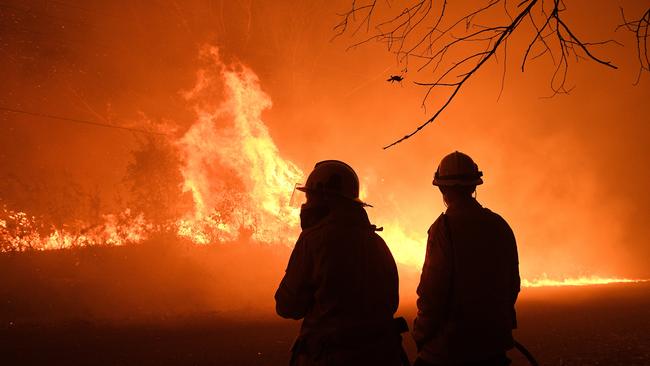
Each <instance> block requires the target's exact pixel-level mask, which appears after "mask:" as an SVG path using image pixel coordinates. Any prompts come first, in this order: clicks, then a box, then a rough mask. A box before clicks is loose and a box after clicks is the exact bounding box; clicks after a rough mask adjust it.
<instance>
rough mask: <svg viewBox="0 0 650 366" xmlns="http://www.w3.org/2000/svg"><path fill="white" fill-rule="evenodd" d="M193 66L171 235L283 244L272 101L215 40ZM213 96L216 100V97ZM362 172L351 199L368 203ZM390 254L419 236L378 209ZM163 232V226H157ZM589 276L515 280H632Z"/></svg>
mask: <svg viewBox="0 0 650 366" xmlns="http://www.w3.org/2000/svg"><path fill="white" fill-rule="evenodd" d="M201 62H202V67H201V69H200V70H199V71H198V72H197V74H196V75H197V76H196V83H195V85H194V87H193V88H192V89H191V90H189V91H186V92H185V93H184V98H185V100H186V101H187V102H188V103H190V104H191V105H192V106H193V108H194V110H195V112H196V115H197V118H196V120H195V122H194V123H193V124H192V126H191V127H190V128H189V129H188V130H187V132H186V133H185V134H184V135H183V136H182V137H181V138H179V139H178V141H176V142H175V144H176V145H177V146H178V148H179V151H180V154H181V157H180V158H181V162H182V164H181V167H180V170H181V173H182V176H183V179H184V181H183V190H184V191H185V192H188V193H190V194H191V197H192V202H193V209H192V210H191V211H188V212H185V213H183V214H182V216H181V217H179V218H178V219H177V220H176V221H175V222H173V223H170V225H172V226H173V227H174V228H175V229H173V230H174V231H175V232H176V235H178V236H179V237H181V238H185V239H189V240H191V241H192V242H194V243H196V244H211V243H220V242H233V241H236V240H238V239H239V238H240V237H241V236H242V235H248V236H250V238H251V239H252V240H254V241H257V242H262V243H275V244H286V245H289V244H291V243H293V242H294V240H295V238H296V237H297V235H298V233H299V216H298V210H299V209H298V208H297V207H295V205H291V202H290V198H291V193H292V191H293V189H294V186H295V184H296V183H297V182H302V181H304V179H305V175H304V173H303V172H302V171H301V170H300V169H299V168H298V167H297V165H296V164H294V163H293V162H291V161H290V160H288V159H283V158H282V157H281V154H280V152H279V150H278V147H277V146H276V144H275V142H274V141H273V139H272V138H271V135H270V134H269V129H268V127H267V125H266V124H265V123H264V121H263V119H262V112H263V111H264V110H267V109H269V108H270V107H271V105H272V102H271V98H270V97H269V95H267V94H266V93H265V92H264V91H263V90H262V88H261V85H260V80H259V78H258V77H257V75H256V74H255V73H254V72H253V71H252V70H251V69H250V68H248V67H246V66H244V65H241V64H230V65H229V64H225V63H224V62H223V61H221V59H220V55H219V50H218V48H216V47H212V46H206V47H204V48H203V49H202V51H201ZM219 96H222V97H219ZM364 182H365V180H364V179H362V187H361V197H362V199H368V197H369V196H370V199H371V200H372V194H373V193H375V192H372V190H371V189H370V188H369V187H368V184H363V183H364ZM4 210H5V211H4V217H6V218H7V219H5V220H0V237H1V239H2V240H3V241H4V242H6V243H9V244H8V247H3V248H2V251H10V250H19V251H23V250H30V249H35V250H51V249H66V248H74V247H81V246H91V245H124V244H127V243H139V242H141V241H143V240H145V239H147V238H148V237H149V236H150V235H151V234H152V233H153V232H156V231H157V230H160V229H161V228H160V227H155V226H154V225H152V224H151V223H149V222H148V221H147V219H146V218H145V217H144V216H143V215H142V214H139V215H133V214H131V211H130V210H129V209H127V210H125V211H124V212H123V213H121V214H119V215H104V222H103V223H102V224H101V225H96V226H94V227H92V228H90V229H86V230H83V231H76V232H75V231H70V230H67V229H65V228H53V229H52V230H51V231H50V232H49V233H47V234H41V233H40V232H42V231H43V230H42V229H43V228H40V227H39V224H38V222H37V221H36V218H34V217H30V216H28V215H27V214H26V213H23V212H11V211H9V210H7V209H6V208H5V209H4ZM378 216H379V218H380V220H381V221H382V222H380V224H382V225H383V227H384V230H383V231H382V232H380V235H381V236H382V237H383V238H384V239H385V240H386V242H387V243H388V245H389V247H390V249H391V251H392V253H393V255H394V257H395V259H396V261H397V262H398V263H400V264H401V265H403V266H407V267H410V268H412V269H415V270H419V268H421V266H422V262H423V260H424V252H425V245H426V234H425V233H424V232H423V233H419V232H415V231H413V229H412V228H411V227H410V226H409V225H407V224H405V223H404V221H403V220H400V219H399V218H397V217H390V216H389V215H386V213H384V212H382V211H381V209H380V211H379V215H378ZM165 229H168V228H167V227H166V228H165ZM641 281H643V280H634V279H624V278H603V277H598V276H588V277H577V278H572V277H567V278H560V279H550V278H548V276H546V275H543V276H541V277H539V278H535V279H531V280H528V279H523V281H522V286H523V287H547V286H584V285H596V284H607V283H628V282H641Z"/></svg>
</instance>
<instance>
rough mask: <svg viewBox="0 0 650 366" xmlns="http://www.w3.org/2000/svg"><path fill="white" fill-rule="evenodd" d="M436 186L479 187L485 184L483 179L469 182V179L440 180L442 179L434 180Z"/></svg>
mask: <svg viewBox="0 0 650 366" xmlns="http://www.w3.org/2000/svg"><path fill="white" fill-rule="evenodd" d="M431 184H433V185H434V186H438V187H440V186H443V187H449V186H478V185H481V184H483V179H481V178H477V179H472V180H467V179H440V178H434V179H433V182H431Z"/></svg>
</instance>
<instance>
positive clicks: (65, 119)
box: [0, 106, 169, 136]
mask: <svg viewBox="0 0 650 366" xmlns="http://www.w3.org/2000/svg"><path fill="white" fill-rule="evenodd" d="M0 110H2V111H5V112H11V113H19V114H27V115H30V116H36V117H44V118H51V119H57V120H61V121H67V122H74V123H79V124H85V125H91V126H95V127H104V128H114V129H118V130H125V131H131V132H140V133H146V134H150V135H159V136H169V134H166V133H162V132H154V131H146V130H141V129H139V128H131V127H123V126H116V125H110V124H107V123H100V122H95V121H87V120H83V119H76V118H68V117H61V116H55V115H53V114H47V113H39V112H30V111H24V110H21V109H14V108H7V107H1V106H0Z"/></svg>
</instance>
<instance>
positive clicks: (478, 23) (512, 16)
mask: <svg viewBox="0 0 650 366" xmlns="http://www.w3.org/2000/svg"><path fill="white" fill-rule="evenodd" d="M468 3H471V4H472V6H474V7H473V8H468V9H464V10H463V11H461V12H460V13H461V14H460V15H458V16H454V14H450V12H449V6H448V5H449V4H448V2H447V1H446V0H445V1H441V2H436V4H434V1H433V0H416V1H412V2H411V3H410V5H408V6H407V7H405V8H401V9H402V10H401V11H400V10H397V11H396V10H395V9H394V7H393V6H392V5H391V2H390V1H386V2H378V1H377V0H372V1H367V2H364V3H361V2H359V1H356V0H352V4H351V7H350V8H349V9H348V10H347V11H346V12H345V13H343V14H341V21H340V22H339V23H338V24H336V26H335V27H334V32H335V36H334V37H335V38H336V37H339V36H341V35H343V34H346V33H351V35H353V36H356V35H357V34H358V33H359V32H360V31H362V30H364V28H365V34H366V36H365V38H363V39H362V40H361V41H358V42H356V43H354V44H352V45H351V46H350V47H349V48H355V47H358V46H361V45H364V44H366V43H368V42H371V41H379V42H384V43H386V45H387V47H388V51H389V52H392V53H394V54H395V56H396V57H397V61H398V63H399V64H400V65H403V66H404V69H403V72H407V71H408V68H409V67H413V66H414V67H415V68H416V69H417V71H422V70H425V69H427V70H429V71H431V72H432V75H433V76H432V77H433V78H432V80H431V81H427V82H415V84H417V85H420V86H424V87H426V93H425V96H424V98H423V100H422V106H423V107H425V103H426V102H427V99H428V98H429V96H430V95H431V93H432V92H433V91H434V90H436V91H437V90H447V96H446V98H445V99H444V100H443V102H441V103H440V104H439V105H438V106H437V109H436V110H435V111H434V112H433V114H432V115H431V117H430V118H429V119H427V120H426V121H425V122H424V123H422V124H420V125H419V126H417V128H415V129H414V130H413V131H411V132H410V133H408V134H406V135H404V136H403V137H401V138H399V139H397V140H395V141H394V142H392V143H390V144H388V145H386V146H384V149H387V148H390V147H392V146H395V145H397V144H399V143H401V142H402V141H404V140H407V139H409V138H411V137H412V136H413V135H415V134H417V133H418V132H420V131H421V130H422V129H423V128H424V127H426V126H428V125H429V124H431V123H432V122H434V121H435V120H436V119H437V118H438V117H439V116H440V114H441V113H442V112H443V111H444V110H445V109H446V108H447V107H448V106H449V105H450V104H451V103H452V101H453V100H454V98H455V97H456V96H457V95H458V93H459V92H460V90H461V89H462V88H463V86H464V85H465V84H466V83H467V81H468V80H470V79H471V78H472V77H473V76H474V75H475V74H476V73H477V72H478V71H479V70H481V69H482V68H483V67H484V66H485V64H486V63H487V62H488V61H490V60H495V61H498V60H499V57H500V58H501V60H502V63H503V74H502V78H501V88H503V80H504V78H505V71H506V62H507V59H508V41H509V40H510V39H511V38H512V37H513V35H514V34H518V35H519V34H521V36H525V33H524V31H522V28H526V27H528V29H532V32H531V33H530V34H531V35H532V38H529V39H528V41H527V43H526V47H525V49H522V50H521V53H522V56H521V70H522V72H523V71H525V68H526V65H527V63H529V62H530V61H532V60H535V59H537V58H540V57H548V58H550V59H551V60H552V62H553V64H554V65H555V66H554V70H553V72H552V76H551V80H550V87H551V90H552V95H553V96H554V95H556V94H568V93H569V92H570V91H571V89H572V87H569V86H567V75H568V72H569V67H570V66H571V65H572V64H573V63H576V62H578V61H579V60H590V61H592V62H596V63H598V64H600V65H603V66H605V67H609V68H613V69H616V68H617V67H616V66H615V65H614V64H612V63H611V62H610V61H609V60H605V59H603V58H601V57H600V56H598V55H597V52H596V50H594V48H596V46H600V45H604V44H607V43H613V44H618V45H621V44H620V43H618V42H616V41H614V40H604V41H595V42H587V41H584V40H583V39H582V38H580V37H579V36H578V35H577V33H576V32H575V31H574V29H573V27H572V25H571V24H570V23H569V22H568V21H567V20H565V18H564V17H563V15H564V14H563V13H564V11H565V10H566V5H565V4H564V1H562V0H550V1H549V0H547V1H544V0H523V1H519V2H514V1H510V2H509V1H507V0H489V1H487V2H481V4H483V5H481V6H478V7H477V6H476V4H477V3H479V2H468ZM621 13H622V14H623V11H622V10H621ZM649 19H650V9H648V11H646V13H645V14H644V15H643V16H642V17H641V18H639V19H638V20H631V21H628V20H626V19H625V16H624V15H623V22H624V23H623V24H622V25H620V26H619V27H622V28H625V29H627V30H629V31H630V32H633V33H635V35H636V41H637V48H638V58H639V62H640V65H641V66H640V73H641V72H643V71H648V70H649V69H648V68H649V63H648V49H647V39H648V20H649ZM499 55H500V56H499ZM413 64H414V65H413ZM639 76H640V74H639ZM637 82H638V79H637ZM499 94H500V93H499Z"/></svg>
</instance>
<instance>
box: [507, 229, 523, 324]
mask: <svg viewBox="0 0 650 366" xmlns="http://www.w3.org/2000/svg"><path fill="white" fill-rule="evenodd" d="M506 225H507V224H506ZM507 228H508V230H507V233H508V234H507V237H508V244H509V247H510V253H511V265H512V267H511V268H512V269H511V274H510V283H511V286H510V301H511V302H512V329H516V328H517V312H516V311H515V303H516V302H517V297H518V296H519V291H520V290H521V278H520V277H519V254H518V251H517V241H516V240H515V235H514V233H513V232H512V229H511V228H510V226H507Z"/></svg>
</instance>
